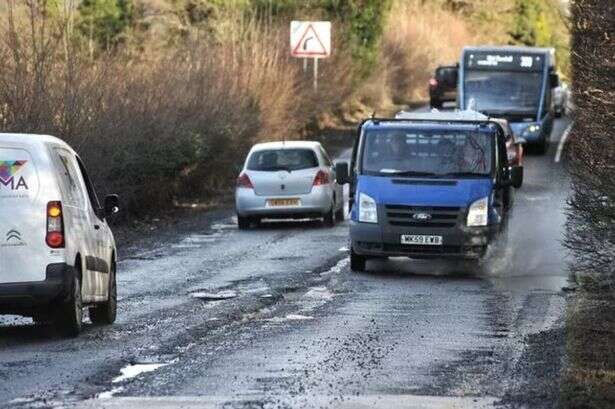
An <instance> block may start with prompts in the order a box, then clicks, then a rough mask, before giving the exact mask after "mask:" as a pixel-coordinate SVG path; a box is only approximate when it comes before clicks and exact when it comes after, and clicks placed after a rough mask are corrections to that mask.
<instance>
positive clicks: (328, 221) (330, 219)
mask: <svg viewBox="0 0 615 409" xmlns="http://www.w3.org/2000/svg"><path fill="white" fill-rule="evenodd" d="M334 207H335V205H331V210H329V212H328V213H327V214H326V215H325V217H324V222H325V226H327V227H334V226H335V209H334Z"/></svg>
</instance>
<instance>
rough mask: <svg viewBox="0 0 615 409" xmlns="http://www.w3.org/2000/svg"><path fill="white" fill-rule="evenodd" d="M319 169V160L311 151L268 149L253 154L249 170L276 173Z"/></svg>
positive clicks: (249, 162)
mask: <svg viewBox="0 0 615 409" xmlns="http://www.w3.org/2000/svg"><path fill="white" fill-rule="evenodd" d="M316 167H318V158H317V157H316V154H315V153H314V151H313V150H311V149H268V150H262V151H256V152H253V153H252V155H251V156H250V160H249V161H248V170H256V171H262V172H274V171H278V170H287V171H293V170H301V169H310V168H316Z"/></svg>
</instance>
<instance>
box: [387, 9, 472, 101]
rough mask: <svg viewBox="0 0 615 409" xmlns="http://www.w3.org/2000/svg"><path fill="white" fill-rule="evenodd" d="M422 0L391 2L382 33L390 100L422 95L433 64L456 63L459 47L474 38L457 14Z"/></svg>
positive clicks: (410, 98) (423, 96)
mask: <svg viewBox="0 0 615 409" xmlns="http://www.w3.org/2000/svg"><path fill="white" fill-rule="evenodd" d="M424 3H425V2H422V1H419V0H406V1H397V2H395V4H394V6H393V10H392V12H391V15H390V20H389V22H388V24H387V29H386V31H385V33H384V38H383V47H382V49H383V57H384V59H385V61H386V65H387V67H388V72H387V78H388V87H389V89H390V92H391V96H392V98H393V101H394V102H404V101H409V100H410V101H416V100H420V99H425V98H426V97H427V93H426V92H427V81H428V80H429V77H430V75H432V73H433V70H434V69H435V68H436V66H438V65H441V64H454V63H456V62H457V61H458V60H459V57H460V55H461V49H462V48H463V47H464V46H465V45H468V44H472V43H474V42H475V41H477V37H476V35H474V34H473V33H472V32H471V31H470V29H469V28H468V26H467V23H466V22H465V20H464V19H463V18H462V17H461V16H460V15H457V14H455V13H453V12H450V11H447V10H445V9H443V8H442V7H439V6H437V5H427V4H424Z"/></svg>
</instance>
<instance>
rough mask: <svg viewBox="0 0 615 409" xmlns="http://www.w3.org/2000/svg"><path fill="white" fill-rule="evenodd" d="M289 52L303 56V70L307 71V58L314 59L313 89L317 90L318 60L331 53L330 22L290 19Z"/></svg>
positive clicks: (299, 56) (295, 55) (294, 55)
mask: <svg viewBox="0 0 615 409" xmlns="http://www.w3.org/2000/svg"><path fill="white" fill-rule="evenodd" d="M290 54H291V55H292V56H293V57H297V58H303V71H304V72H305V71H307V59H308V58H312V59H313V60H314V90H315V91H316V90H318V60H319V59H320V58H327V57H329V56H330V55H331V22H330V21H292V22H291V23H290Z"/></svg>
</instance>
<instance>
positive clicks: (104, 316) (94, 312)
mask: <svg viewBox="0 0 615 409" xmlns="http://www.w3.org/2000/svg"><path fill="white" fill-rule="evenodd" d="M116 316H117V285H116V280H115V264H114V265H113V267H112V268H111V271H110V272H109V298H108V299H107V302H105V303H102V304H99V305H96V306H94V307H91V308H90V321H92V323H93V324H100V325H109V324H113V323H114V322H115V317H116Z"/></svg>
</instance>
